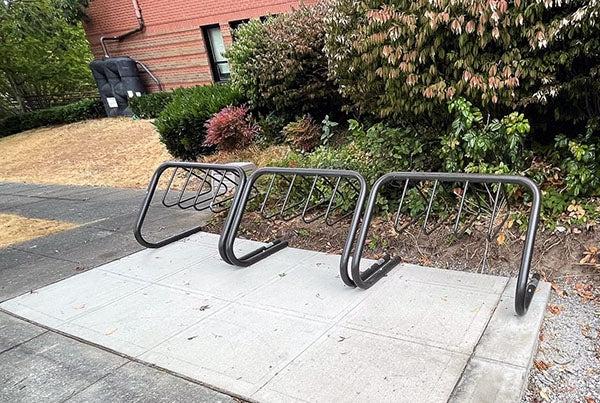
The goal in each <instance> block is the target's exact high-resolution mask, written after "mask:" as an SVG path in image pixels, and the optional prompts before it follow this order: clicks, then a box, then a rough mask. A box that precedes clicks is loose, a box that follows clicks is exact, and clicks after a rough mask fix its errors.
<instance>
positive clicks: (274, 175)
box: [219, 167, 367, 285]
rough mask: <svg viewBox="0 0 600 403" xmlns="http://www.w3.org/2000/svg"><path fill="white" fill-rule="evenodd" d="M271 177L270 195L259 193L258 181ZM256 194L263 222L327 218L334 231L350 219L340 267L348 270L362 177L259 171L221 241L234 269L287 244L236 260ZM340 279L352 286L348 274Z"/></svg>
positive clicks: (292, 170) (331, 171)
mask: <svg viewBox="0 0 600 403" xmlns="http://www.w3.org/2000/svg"><path fill="white" fill-rule="evenodd" d="M268 176H270V177H271V178H270V181H269V182H268V186H267V188H266V190H265V191H262V192H261V191H259V190H258V187H257V186H256V183H257V181H258V180H259V179H261V178H263V177H268ZM295 187H302V189H303V190H304V192H297V191H296V192H292V190H293V189H294V188H295ZM296 190H297V188H296ZM252 192H255V196H254V197H255V198H257V199H258V200H259V201H260V206H259V209H260V214H261V216H262V217H263V218H264V219H268V220H278V219H279V220H282V221H289V220H292V219H294V218H297V217H300V218H301V219H302V220H303V221H304V222H305V223H311V222H314V221H316V220H318V219H323V220H324V222H325V223H326V225H329V226H333V225H335V224H337V223H338V222H340V221H341V220H343V219H345V218H348V217H352V219H351V225H350V231H349V233H348V236H347V238H346V242H345V244H344V248H343V253H342V258H341V263H340V264H341V266H342V267H346V268H347V265H348V261H349V259H350V254H351V249H352V245H353V241H354V238H355V235H356V228H357V227H358V225H359V222H360V213H361V211H362V206H363V205H364V201H365V199H366V194H367V184H366V181H365V179H364V178H363V177H362V175H360V174H359V173H357V172H354V171H346V170H335V169H309V168H275V167H269V168H261V169H258V170H256V171H255V172H254V173H253V174H252V176H251V177H250V178H249V179H248V182H247V183H246V186H245V187H244V190H243V194H242V196H241V197H240V201H239V203H238V204H237V205H236V209H235V211H234V212H233V218H232V219H231V220H230V221H229V228H228V229H227V231H225V233H226V235H225V236H222V237H221V239H220V242H219V243H220V245H219V247H220V248H223V249H224V250H225V253H226V256H227V258H228V261H229V262H231V263H232V264H234V265H236V266H243V267H245V266H250V265H252V264H254V263H256V262H258V261H259V260H262V259H264V258H265V257H267V256H269V255H271V254H273V253H275V252H277V251H279V250H281V249H283V248H285V247H286V246H287V245H288V242H287V241H285V240H282V239H275V240H273V241H271V242H269V243H268V244H267V245H265V246H262V247H260V248H258V249H256V250H254V251H252V252H250V253H247V254H246V255H244V256H241V257H238V256H236V255H235V252H234V250H233V246H234V242H235V239H236V236H237V233H238V230H239V227H240V223H241V220H242V217H243V215H244V212H245V210H246V207H247V205H248V201H249V200H250V197H251V195H252ZM298 194H301V195H302V196H298ZM277 195H279V197H277ZM294 197H295V198H294ZM261 200H262V201H261ZM349 204H350V205H354V209H353V210H352V211H349V212H348V210H350V209H348V208H347V206H348V205H349ZM344 206H346V208H344ZM341 274H342V279H343V281H344V283H346V284H348V285H353V283H352V280H351V279H350V278H349V277H348V270H347V269H346V270H344V271H342V272H341Z"/></svg>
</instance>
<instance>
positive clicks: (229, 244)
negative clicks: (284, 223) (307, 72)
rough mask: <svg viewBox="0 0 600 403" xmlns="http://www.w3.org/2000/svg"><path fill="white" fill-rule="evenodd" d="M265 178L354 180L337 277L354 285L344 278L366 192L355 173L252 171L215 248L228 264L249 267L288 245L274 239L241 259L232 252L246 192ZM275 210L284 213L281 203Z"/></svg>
mask: <svg viewBox="0 0 600 403" xmlns="http://www.w3.org/2000/svg"><path fill="white" fill-rule="evenodd" d="M265 175H281V176H286V175H287V176H292V177H302V178H305V177H310V176H315V177H322V178H346V179H348V180H356V181H357V182H358V184H359V190H358V195H357V200H356V207H355V208H354V215H353V217H352V222H351V225H350V229H349V232H348V236H347V238H346V242H345V244H344V249H343V251H342V256H341V262H340V275H341V277H342V280H343V281H344V283H346V284H347V285H351V286H354V283H353V282H352V280H351V279H350V277H349V275H348V273H349V271H348V262H349V260H350V254H351V251H352V245H353V242H354V238H355V236H356V230H357V228H358V225H359V223H360V213H361V211H362V206H363V204H364V201H365V198H366V191H367V183H366V181H365V179H364V178H363V177H362V175H360V174H359V173H358V172H355V171H347V170H335V169H311V168H275V167H267V168H260V169H257V170H256V171H254V173H253V174H252V176H250V178H249V179H248V182H247V184H246V186H245V187H244V190H243V194H242V196H241V197H240V201H239V203H238V205H237V206H236V208H235V209H234V214H233V216H232V219H231V221H230V223H229V224H230V227H229V228H228V230H227V231H226V235H225V236H221V239H220V240H219V246H220V247H221V246H223V247H224V249H225V251H226V254H227V258H228V260H229V262H231V263H232V264H234V265H236V266H242V267H246V266H250V265H252V264H254V263H256V262H258V261H259V260H262V259H264V258H265V257H267V256H269V255H271V254H273V253H275V252H277V251H279V250H281V249H283V248H285V247H286V246H287V245H288V242H287V241H284V240H281V239H276V240H274V241H271V242H270V243H269V244H267V245H265V246H261V247H260V248H258V249H256V250H254V251H252V252H250V253H248V254H246V255H244V256H241V257H238V256H236V255H235V252H234V250H233V247H234V242H235V238H236V236H237V233H238V230H239V227H240V223H241V220H242V217H243V215H244V212H245V210H246V205H247V202H248V199H249V196H250V193H251V191H252V189H253V188H254V185H255V183H256V181H257V180H258V179H259V178H260V177H262V176H265ZM271 188H272V184H271V185H270V186H269V190H270V189H271ZM336 191H337V189H336V190H334V192H336ZM288 193H289V189H288ZM334 194H335V193H334ZM309 195H310V194H309ZM287 196H289V195H287ZM286 199H287V198H286ZM300 204H301V203H300ZM279 211H280V214H281V211H285V204H284V205H283V207H282V209H281V210H279ZM306 211H308V209H307V208H306V205H305V207H304V209H303V213H306Z"/></svg>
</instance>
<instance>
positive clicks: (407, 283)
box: [341, 265, 508, 354]
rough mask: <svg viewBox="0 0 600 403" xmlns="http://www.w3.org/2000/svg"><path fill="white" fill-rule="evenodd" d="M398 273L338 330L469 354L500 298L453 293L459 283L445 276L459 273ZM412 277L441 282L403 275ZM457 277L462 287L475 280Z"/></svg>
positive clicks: (494, 280) (502, 280)
mask: <svg viewBox="0 0 600 403" xmlns="http://www.w3.org/2000/svg"><path fill="white" fill-rule="evenodd" d="M396 270H397V271H396V272H395V273H392V274H391V275H390V276H388V278H386V279H385V281H381V282H380V283H378V284H376V286H378V287H379V288H378V289H377V291H378V292H376V293H370V295H369V296H368V297H367V298H366V300H365V301H364V303H363V304H361V305H360V306H359V307H357V308H356V309H355V310H354V311H352V312H351V313H350V314H349V315H348V316H347V317H346V318H344V319H343V320H342V322H341V323H342V325H344V326H346V327H349V328H353V329H359V330H364V331H368V332H374V333H378V334H383V335H387V336H390V337H395V338H401V339H404V340H412V341H416V342H419V343H425V344H428V345H431V346H436V347H440V348H446V349H449V350H452V351H456V352H461V353H465V354H468V353H470V352H471V351H473V347H475V345H476V344H477V341H478V340H479V338H480V337H481V334H482V333H483V331H484V329H485V327H486V325H487V322H488V320H489V318H490V316H491V315H492V313H493V311H494V308H495V307H496V304H497V303H498V300H499V298H500V295H499V294H495V293H488V292H481V291H479V287H477V288H463V287H462V286H459V287H456V286H455V284H456V282H457V281H456V279H457V277H456V276H455V275H452V276H446V274H451V273H452V274H454V273H458V272H448V273H443V272H442V273H440V271H439V270H438V269H430V268H417V267H415V266H410V267H405V266H404V265H401V266H399V267H398V268H396ZM411 271H412V272H413V274H412V275H413V277H414V276H416V275H417V274H415V273H414V272H423V273H427V275H426V276H425V275H424V276H421V277H419V278H420V279H423V278H426V277H431V276H433V273H437V276H438V278H439V280H438V281H433V282H428V283H425V282H421V281H413V280H411V279H409V278H408V277H404V273H409V272H411ZM460 274H462V275H463V276H462V281H461V282H460V284H464V283H467V282H468V281H469V278H470V277H472V276H477V275H476V274H472V273H460ZM400 276H401V277H400ZM440 277H441V278H445V279H447V280H448V281H447V282H446V284H445V285H438V283H439V282H441V281H443V280H442V279H441V278H440ZM484 280H487V282H488V283H490V284H489V285H488V286H486V287H483V289H485V290H494V289H497V288H498V287H497V286H496V283H499V284H502V283H503V284H504V285H505V284H506V282H507V281H508V279H506V278H500V277H498V278H496V277H492V276H487V277H484V278H482V279H480V280H479V282H483V281H484ZM400 290H402V291H400Z"/></svg>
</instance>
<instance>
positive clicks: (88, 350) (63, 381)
mask: <svg viewBox="0 0 600 403" xmlns="http://www.w3.org/2000/svg"><path fill="white" fill-rule="evenodd" d="M126 362H127V359H125V358H122V357H119V356H117V355H114V354H110V353H108V352H106V351H104V350H100V349H97V348H94V347H90V346H88V345H86V344H83V343H79V342H77V341H75V340H72V339H69V338H66V337H62V336H60V335H57V334H55V333H52V332H48V333H45V334H43V335H41V336H39V337H36V338H34V339H33V340H31V341H29V342H27V343H24V344H22V345H20V346H18V347H15V348H13V349H11V350H9V351H6V352H4V353H2V354H1V355H0V401H3V402H59V401H64V400H66V399H68V398H69V397H70V396H72V395H74V394H75V393H76V392H78V391H80V390H81V389H83V388H85V387H87V386H89V385H90V384H92V383H94V382H96V381H98V380H99V379H101V378H102V377H104V376H106V375H107V374H108V373H110V372H111V371H112V370H114V369H115V368H117V367H119V366H122V365H124V364H125V363H126Z"/></svg>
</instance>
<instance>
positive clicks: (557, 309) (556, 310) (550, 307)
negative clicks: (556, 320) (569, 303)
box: [548, 304, 560, 315]
mask: <svg viewBox="0 0 600 403" xmlns="http://www.w3.org/2000/svg"><path fill="white" fill-rule="evenodd" d="M548 311H550V313H551V314H553V315H558V314H559V313H560V307H559V306H558V305H554V304H550V305H548Z"/></svg>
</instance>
